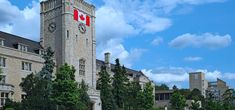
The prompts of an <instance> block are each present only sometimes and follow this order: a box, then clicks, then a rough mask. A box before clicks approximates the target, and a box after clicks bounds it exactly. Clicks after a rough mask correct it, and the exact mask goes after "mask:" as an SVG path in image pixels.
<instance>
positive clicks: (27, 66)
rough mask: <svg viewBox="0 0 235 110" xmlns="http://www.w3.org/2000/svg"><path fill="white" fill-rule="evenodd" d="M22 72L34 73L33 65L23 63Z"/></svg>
mask: <svg viewBox="0 0 235 110" xmlns="http://www.w3.org/2000/svg"><path fill="white" fill-rule="evenodd" d="M21 70H24V71H32V63H30V62H25V61H22V63H21Z"/></svg>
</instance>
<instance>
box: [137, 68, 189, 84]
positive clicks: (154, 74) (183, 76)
mask: <svg viewBox="0 0 235 110" xmlns="http://www.w3.org/2000/svg"><path fill="white" fill-rule="evenodd" d="M141 71H142V72H143V73H144V74H145V75H146V76H148V77H149V78H150V79H151V80H153V81H154V82H157V83H168V84H169V83H174V82H175V83H176V82H182V81H188V77H189V76H188V73H189V72H190V71H192V69H191V68H183V67H160V68H156V69H154V70H151V69H150V70H146V69H143V70H141Z"/></svg>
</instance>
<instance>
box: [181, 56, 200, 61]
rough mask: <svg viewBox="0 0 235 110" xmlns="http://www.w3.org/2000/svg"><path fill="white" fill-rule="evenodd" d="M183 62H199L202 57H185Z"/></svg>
mask: <svg viewBox="0 0 235 110" xmlns="http://www.w3.org/2000/svg"><path fill="white" fill-rule="evenodd" d="M184 60H185V61H201V60H202V57H191V56H190V57H185V58H184Z"/></svg>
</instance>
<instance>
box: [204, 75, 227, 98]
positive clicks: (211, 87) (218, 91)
mask: <svg viewBox="0 0 235 110" xmlns="http://www.w3.org/2000/svg"><path fill="white" fill-rule="evenodd" d="M228 89H229V87H228V86H227V85H226V82H224V81H223V80H221V79H219V78H217V81H213V82H208V89H207V96H210V97H212V98H213V99H214V100H222V99H223V97H222V96H223V94H224V92H225V91H226V90H228Z"/></svg>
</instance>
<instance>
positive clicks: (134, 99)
mask: <svg viewBox="0 0 235 110" xmlns="http://www.w3.org/2000/svg"><path fill="white" fill-rule="evenodd" d="M127 87H128V89H127V92H126V93H127V94H126V96H125V109H128V110H136V109H139V108H140V107H141V105H142V103H141V102H142V99H143V98H142V97H139V96H140V94H139V92H141V87H140V84H139V81H132V82H130V83H128V86H127ZM141 93H142V92H141ZM141 95H142V94H141Z"/></svg>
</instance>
